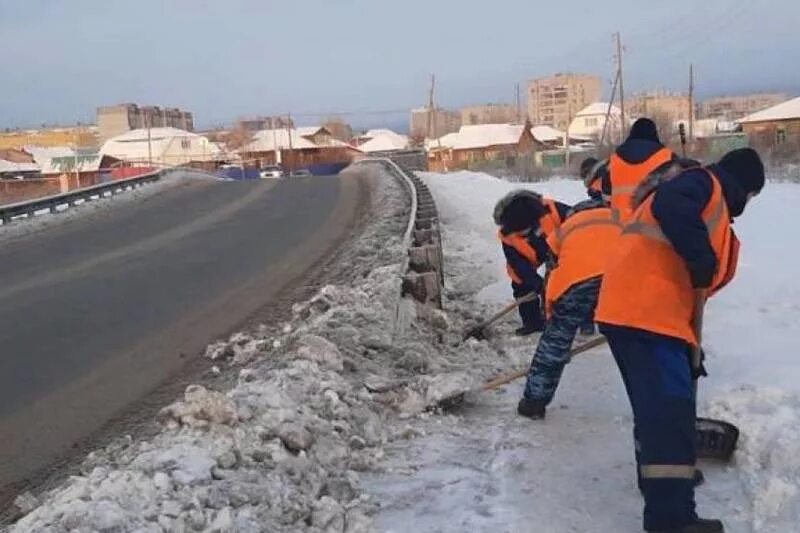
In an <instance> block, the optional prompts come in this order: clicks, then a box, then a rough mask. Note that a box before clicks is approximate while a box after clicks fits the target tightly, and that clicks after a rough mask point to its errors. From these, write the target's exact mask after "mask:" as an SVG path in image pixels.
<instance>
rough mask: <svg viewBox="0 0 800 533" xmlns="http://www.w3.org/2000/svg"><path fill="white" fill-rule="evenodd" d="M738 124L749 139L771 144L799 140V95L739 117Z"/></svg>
mask: <svg viewBox="0 0 800 533" xmlns="http://www.w3.org/2000/svg"><path fill="white" fill-rule="evenodd" d="M737 122H738V124H740V125H741V126H742V130H743V131H744V132H745V133H746V134H747V136H748V137H750V139H751V140H755V139H758V140H761V141H763V142H765V143H766V144H768V145H771V146H780V145H782V144H786V143H790V142H792V143H798V142H800V97H798V98H793V99H792V100H787V101H786V102H783V103H780V104H778V105H775V106H772V107H768V108H767V109H764V110H762V111H758V112H757V113H753V114H752V115H748V116H746V117H744V118H742V119H739V120H738V121H737Z"/></svg>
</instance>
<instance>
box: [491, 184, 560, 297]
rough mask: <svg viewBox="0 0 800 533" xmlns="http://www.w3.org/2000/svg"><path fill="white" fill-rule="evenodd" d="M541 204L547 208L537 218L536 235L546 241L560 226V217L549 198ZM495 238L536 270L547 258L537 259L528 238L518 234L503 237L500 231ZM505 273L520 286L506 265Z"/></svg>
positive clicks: (518, 279)
mask: <svg viewBox="0 0 800 533" xmlns="http://www.w3.org/2000/svg"><path fill="white" fill-rule="evenodd" d="M542 204H544V206H545V207H546V208H547V211H546V212H545V214H544V215H542V216H541V217H540V218H539V229H538V230H537V232H536V235H537V236H539V235H541V236H542V238H544V239H547V236H548V235H550V234H551V233H552V232H554V231H555V230H556V228H558V227H559V226H560V225H561V216H560V215H559V214H558V208H557V207H556V203H555V202H554V201H553V200H551V199H550V198H544V199H542ZM497 237H498V238H499V239H500V241H501V242H502V243H503V244H505V245H507V246H510V247H512V248H514V249H515V250H516V251H517V252H519V254H520V255H521V256H522V257H524V258H525V260H526V261H528V262H529V263H530V264H531V265H533V267H534V268H538V267H539V266H540V265H541V264H542V263H543V262H544V261H545V260H546V259H547V258H546V257H539V255H538V254H537V253H536V250H535V249H534V248H533V246H532V245H531V243H530V242H529V241H528V236H527V235H523V234H522V233H520V232H514V233H509V234H508V235H504V234H503V232H502V231H498V232H497ZM506 272H508V277H509V278H511V281H513V282H514V283H516V284H517V285H521V284H522V278H521V277H520V276H519V274H517V273H516V272H515V271H514V269H513V268H512V266H511V265H510V264H506Z"/></svg>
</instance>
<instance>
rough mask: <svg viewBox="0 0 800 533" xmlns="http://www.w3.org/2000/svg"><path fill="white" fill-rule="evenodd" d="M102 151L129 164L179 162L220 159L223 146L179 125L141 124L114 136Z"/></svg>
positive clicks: (173, 163)
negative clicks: (136, 127) (139, 126)
mask: <svg viewBox="0 0 800 533" xmlns="http://www.w3.org/2000/svg"><path fill="white" fill-rule="evenodd" d="M100 153H101V154H103V155H106V156H111V157H114V158H116V159H119V160H120V161H124V162H126V163H128V164H138V165H149V164H150V163H152V164H154V165H164V166H179V165H187V164H189V163H192V162H198V161H214V160H216V159H219V158H220V157H221V156H222V154H220V149H219V146H218V145H217V144H216V143H212V142H211V141H209V140H208V138H207V137H204V136H202V135H198V134H197V133H193V132H190V131H185V130H181V129H178V128H170V127H164V128H141V129H136V130H131V131H126V132H125V133H122V134H120V135H117V136H115V137H111V138H110V139H108V140H107V141H106V142H105V143H103V146H102V147H101V148H100Z"/></svg>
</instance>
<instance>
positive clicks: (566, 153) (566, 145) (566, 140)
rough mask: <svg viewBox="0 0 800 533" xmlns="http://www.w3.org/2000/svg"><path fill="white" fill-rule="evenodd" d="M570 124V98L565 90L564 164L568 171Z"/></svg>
mask: <svg viewBox="0 0 800 533" xmlns="http://www.w3.org/2000/svg"><path fill="white" fill-rule="evenodd" d="M571 125H572V98H570V94H569V91H567V127H566V128H565V131H564V166H565V167H566V168H567V171H569V163H570V160H569V159H570V157H569V127H570V126H571Z"/></svg>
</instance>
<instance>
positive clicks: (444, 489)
mask: <svg viewBox="0 0 800 533" xmlns="http://www.w3.org/2000/svg"><path fill="white" fill-rule="evenodd" d="M776 177H777V178H780V176H776ZM424 179H425V181H426V183H427V184H428V185H429V187H430V188H431V190H432V192H433V194H434V197H435V199H436V201H437V205H438V207H439V211H440V216H441V222H442V228H443V229H442V231H443V242H444V252H445V264H446V272H447V275H448V279H447V287H446V289H447V291H446V292H447V295H446V298H447V300H446V310H447V311H448V314H449V319H450V320H451V321H452V322H453V323H454V324H460V323H465V322H466V323H469V322H470V321H472V320H474V319H475V318H476V317H477V316H481V315H486V314H488V313H489V312H490V311H491V310H494V309H496V308H497V306H498V304H500V303H502V302H505V301H508V300H509V299H510V298H511V292H510V289H509V287H508V281H507V280H506V277H505V273H504V265H503V258H502V252H501V251H500V249H499V246H498V245H497V242H496V240H495V236H494V233H495V228H494V226H493V224H492V221H491V212H492V207H493V204H494V202H495V201H496V199H498V198H500V197H501V196H503V195H504V194H505V193H506V192H508V191H509V190H511V189H513V188H516V187H528V188H532V189H534V190H537V191H539V192H542V193H543V194H545V195H549V196H552V197H554V198H556V199H559V200H562V201H565V202H567V203H570V202H575V201H577V200H580V199H582V198H583V194H584V192H583V189H582V186H581V184H580V182H577V181H574V180H564V179H555V180H551V181H547V182H543V183H536V184H518V183H515V184H512V183H508V182H505V181H501V180H498V179H495V178H492V177H490V176H487V175H484V174H476V173H468V172H461V173H455V174H448V175H437V174H427V175H424ZM798 201H800V185H796V184H789V183H770V184H769V186H768V187H767V189H766V190H765V191H764V192H763V193H762V194H761V196H760V197H759V198H757V199H756V200H755V201H754V202H753V204H752V205H751V207H750V208H749V209H748V213H747V214H746V215H745V216H744V217H743V218H742V219H741V220H740V221H738V222H737V224H736V227H737V232H738V234H739V236H740V237H741V239H742V243H743V250H742V261H741V267H740V271H739V274H738V277H737V279H736V280H735V281H734V283H733V284H732V285H731V286H730V287H729V288H727V289H726V290H725V291H724V292H723V294H722V295H720V296H719V297H717V298H715V299H714V300H713V301H712V302H711V303H710V306H709V311H708V314H707V319H706V333H705V337H706V348H707V351H708V352H709V353H708V356H709V362H708V367H709V371H710V372H711V376H710V377H709V378H707V379H705V380H704V381H703V382H702V383H701V400H700V404H701V407H700V412H701V413H703V414H708V415H711V416H719V417H721V418H724V419H727V420H730V421H732V422H735V423H737V424H739V425H740V427H741V429H742V432H743V435H742V439H741V442H740V447H739V450H738V451H737V453H736V456H735V460H734V462H733V463H732V464H731V465H719V464H712V463H707V464H702V465H701V467H702V468H703V469H704V471H705V473H706V476H707V479H708V482H707V483H706V485H705V486H703V487H702V488H700V489H699V490H698V493H697V497H698V504H699V510H700V512H701V513H702V514H703V515H706V516H719V517H722V518H724V519H725V522H726V526H727V531H731V532H741V533H744V532H785V531H793V530H795V529H797V523H800V459H798V456H797V454H796V446H797V442H800V399H799V398H800V397H799V396H798V393H800V379H799V378H800V367H798V365H797V364H796V361H794V352H795V350H793V349H792V345H793V343H794V339H796V338H797V334H798V329H799V328H800V306H798V304H797V302H798V301H800V300H799V299H798V296H800V294H798V292H799V289H798V285H797V283H796V282H794V280H793V279H792V276H794V274H795V273H794V269H795V267H796V265H797V264H798V262H797V252H796V249H795V247H791V246H790V244H791V243H792V242H794V240H796V239H794V236H793V234H792V233H791V232H792V231H793V230H792V228H793V222H792V221H791V220H789V217H790V213H791V212H792V207H793V206H794V205H796V204H797V202H798ZM517 320H518V318H517V317H516V316H514V317H512V318H510V319H508V320H506V321H505V322H503V323H501V324H500V325H498V326H497V327H496V328H494V334H493V335H492V336H491V338H490V339H489V340H488V341H487V342H482V343H475V342H474V341H471V343H470V344H468V345H467V347H466V348H465V349H464V350H463V351H462V352H461V365H462V366H463V369H464V370H465V371H467V372H468V373H471V374H476V373H477V374H482V375H483V376H484V377H488V376H490V375H492V371H491V367H492V365H491V363H489V362H488V361H489V360H493V361H494V363H495V365H494V367H495V371H498V370H508V369H509V368H510V366H514V365H515V364H517V365H522V366H523V367H524V366H525V365H526V364H527V363H528V361H529V358H530V356H531V355H532V352H533V349H534V345H535V340H530V341H520V340H518V339H515V338H513V336H511V335H510V333H511V330H512V329H513V328H514V327H515V325H516V321H517ZM475 344H479V345H481V346H482V348H481V349H477V350H476V349H475V347H474V345H475ZM492 354H494V355H492ZM522 386H523V384H522V382H521V381H520V382H516V383H513V384H511V385H509V386H507V387H505V388H503V389H501V390H499V391H497V392H496V393H492V394H483V395H477V396H475V397H474V398H472V400H471V403H469V404H468V405H466V406H465V407H464V408H463V409H461V410H460V411H458V412H455V413H453V414H450V415H442V416H426V415H423V416H422V417H419V418H418V419H417V420H415V425H414V428H415V434H416V435H418V436H417V437H416V438H414V439H412V440H409V441H397V442H394V443H389V444H388V445H387V448H386V454H387V456H386V459H385V460H384V461H383V462H382V463H381V465H382V468H383V470H382V473H381V474H380V475H371V476H370V477H369V478H368V482H367V485H366V486H367V488H368V489H369V490H370V491H371V492H372V493H373V494H374V495H375V496H376V499H377V500H378V501H380V502H381V511H380V513H379V514H378V516H377V524H378V527H379V528H380V529H381V530H384V531H395V532H402V531H409V530H411V529H413V530H414V531H416V532H419V533H424V532H451V531H452V532H456V531H475V532H480V531H486V532H492V533H498V532H506V531H507V532H517V531H537V532H539V531H541V532H564V531H575V532H594V531H598V532H600V531H603V532H605V531H619V532H623V531H640V529H641V501H640V497H639V494H638V491H637V490H636V488H635V479H634V466H633V451H632V443H631V437H630V432H631V416H630V408H629V406H628V404H627V398H626V397H625V393H624V389H623V387H622V383H621V380H620V378H619V376H618V371H617V370H616V367H615V365H614V363H613V359H612V358H611V356H610V353H609V352H608V351H607V349H605V348H599V349H595V350H592V351H591V352H589V353H587V354H586V355H582V356H580V357H579V358H576V360H575V361H574V362H573V363H572V364H571V365H570V366H569V367H568V369H567V371H566V372H565V376H564V380H563V382H562V386H561V387H560V389H559V391H558V394H557V397H556V399H555V401H554V403H553V405H552V407H551V409H550V410H549V414H548V418H547V420H546V421H543V422H532V421H528V420H525V419H521V418H519V417H518V416H517V415H516V414H515V412H514V411H515V407H516V402H517V401H518V399H519V397H520V394H521V389H522ZM411 524H413V526H410V525H411Z"/></svg>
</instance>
